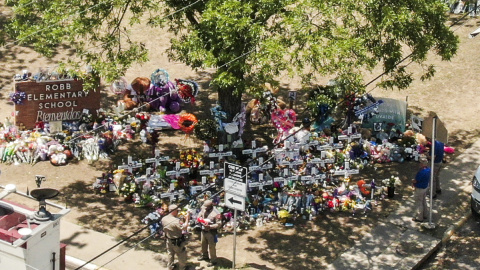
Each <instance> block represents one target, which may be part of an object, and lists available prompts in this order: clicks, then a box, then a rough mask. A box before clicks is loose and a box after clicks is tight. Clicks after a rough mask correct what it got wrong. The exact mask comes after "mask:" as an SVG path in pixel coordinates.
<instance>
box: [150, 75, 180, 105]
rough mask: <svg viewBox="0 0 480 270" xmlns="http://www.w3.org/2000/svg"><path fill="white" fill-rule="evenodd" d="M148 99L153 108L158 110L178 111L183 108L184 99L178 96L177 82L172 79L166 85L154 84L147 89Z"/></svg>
mask: <svg viewBox="0 0 480 270" xmlns="http://www.w3.org/2000/svg"><path fill="white" fill-rule="evenodd" d="M147 100H148V101H149V103H150V104H151V108H152V109H153V110H156V111H160V112H167V111H169V112H172V113H178V112H179V111H180V109H181V108H180V104H181V102H182V100H181V98H180V97H179V96H178V92H177V90H176V87H175V84H174V83H173V82H171V81H168V82H167V83H165V84H164V85H158V84H156V85H155V84H154V85H152V86H151V87H150V89H149V90H148V91H147Z"/></svg>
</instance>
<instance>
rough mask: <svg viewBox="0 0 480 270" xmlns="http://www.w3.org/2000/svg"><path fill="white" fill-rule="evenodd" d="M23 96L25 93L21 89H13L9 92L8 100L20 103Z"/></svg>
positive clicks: (23, 98)
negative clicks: (12, 91)
mask: <svg viewBox="0 0 480 270" xmlns="http://www.w3.org/2000/svg"><path fill="white" fill-rule="evenodd" d="M25 98H27V95H26V94H25V92H22V91H15V92H14V93H11V94H10V101H12V102H13V103H15V104H16V105H20V104H22V103H23V101H24V100H25Z"/></svg>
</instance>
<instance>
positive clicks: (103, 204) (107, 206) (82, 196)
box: [56, 180, 153, 237]
mask: <svg viewBox="0 0 480 270" xmlns="http://www.w3.org/2000/svg"><path fill="white" fill-rule="evenodd" d="M59 191H60V194H61V195H60V196H58V197H57V198H56V200H57V201H59V202H61V203H65V204H66V205H67V207H69V208H71V209H74V210H75V212H76V213H78V215H79V216H78V217H77V218H76V220H77V221H78V223H80V224H81V225H82V226H83V227H85V228H88V229H93V230H95V231H98V232H102V233H111V232H112V230H113V231H116V232H118V236H119V237H126V236H129V235H130V233H131V227H132V226H134V227H137V228H141V227H143V226H144V225H142V224H141V222H140V221H141V219H143V218H144V217H145V216H146V215H147V214H148V213H150V212H151V211H153V210H151V209H145V208H138V207H135V205H134V204H127V203H125V202H123V201H122V198H121V197H118V196H117V195H116V194H110V193H106V194H98V193H96V192H94V190H93V187H92V185H91V184H90V183H86V182H85V181H83V180H76V181H75V182H72V183H71V184H69V185H67V186H65V187H63V188H62V189H60V190H59ZM142 236H143V237H144V234H143V235H139V237H142Z"/></svg>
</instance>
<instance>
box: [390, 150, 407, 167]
mask: <svg viewBox="0 0 480 270" xmlns="http://www.w3.org/2000/svg"><path fill="white" fill-rule="evenodd" d="M403 153H404V150H403V147H395V148H393V150H392V151H391V153H390V159H391V160H392V161H394V162H400V163H402V162H403V161H404V157H403V156H404V154H403Z"/></svg>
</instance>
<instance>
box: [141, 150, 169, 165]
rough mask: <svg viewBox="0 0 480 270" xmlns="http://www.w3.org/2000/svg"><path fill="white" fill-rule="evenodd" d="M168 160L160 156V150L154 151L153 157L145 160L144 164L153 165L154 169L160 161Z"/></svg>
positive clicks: (166, 157) (167, 157)
mask: <svg viewBox="0 0 480 270" xmlns="http://www.w3.org/2000/svg"><path fill="white" fill-rule="evenodd" d="M169 159H170V157H169V156H162V155H161V154H160V150H158V149H155V157H153V158H147V159H145V163H147V164H150V163H155V168H157V167H158V165H160V164H161V162H162V161H167V160H169Z"/></svg>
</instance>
